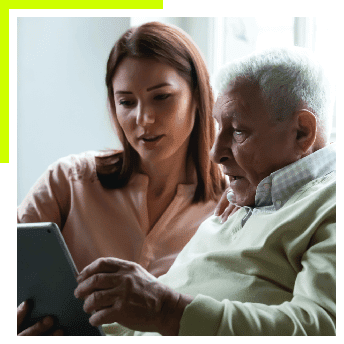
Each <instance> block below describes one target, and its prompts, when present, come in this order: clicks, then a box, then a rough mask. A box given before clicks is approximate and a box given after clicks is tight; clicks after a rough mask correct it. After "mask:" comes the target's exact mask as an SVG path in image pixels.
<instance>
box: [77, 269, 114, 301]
mask: <svg viewBox="0 0 344 344" xmlns="http://www.w3.org/2000/svg"><path fill="white" fill-rule="evenodd" d="M117 280H118V277H116V275H115V274H113V273H99V274H95V275H92V276H90V277H88V278H87V279H86V280H83V281H82V282H80V283H79V285H78V287H77V288H76V289H75V291H74V295H75V297H76V298H80V299H83V298H85V297H86V296H87V295H90V294H92V293H93V292H94V291H95V290H103V289H110V288H114V287H115V286H116V285H117V284H118V281H117Z"/></svg>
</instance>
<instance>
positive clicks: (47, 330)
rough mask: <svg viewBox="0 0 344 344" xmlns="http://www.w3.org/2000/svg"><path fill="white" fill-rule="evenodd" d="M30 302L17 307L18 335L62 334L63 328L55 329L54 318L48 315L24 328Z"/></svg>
mask: <svg viewBox="0 0 344 344" xmlns="http://www.w3.org/2000/svg"><path fill="white" fill-rule="evenodd" d="M29 308H30V307H29V304H28V302H27V301H25V302H23V303H22V304H20V305H19V306H18V308H17V335H18V336H48V335H50V336H62V335H63V331H62V330H61V329H57V330H56V329H55V330H54V319H53V318H52V317H51V316H47V317H45V318H43V319H42V320H40V321H38V322H37V323H36V324H34V325H32V326H30V327H28V328H26V329H23V324H24V321H25V319H26V318H27V316H28V313H29Z"/></svg>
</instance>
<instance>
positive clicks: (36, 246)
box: [17, 222, 104, 336]
mask: <svg viewBox="0 0 344 344" xmlns="http://www.w3.org/2000/svg"><path fill="white" fill-rule="evenodd" d="M17 249H18V250H17V259H18V260H17V264H18V265H17V278H18V279H17V291H18V293H17V305H18V306H19V304H20V303H21V302H23V301H25V300H29V302H31V303H32V304H33V310H32V312H31V317H30V320H29V321H28V324H27V325H31V324H34V323H36V322H37V321H38V320H39V319H41V318H42V317H44V316H46V315H52V316H53V317H55V319H57V321H58V324H59V327H60V328H62V329H63V330H64V335H67V336H101V335H104V333H103V331H102V329H101V326H99V327H94V326H92V325H91V324H90V323H89V321H88V319H89V318H90V315H89V314H87V313H86V312H84V310H83V301H82V300H79V299H77V298H76V297H75V296H74V290H75V289H76V287H77V285H78V283H77V282H76V276H77V275H78V271H77V269H76V266H75V264H74V262H73V259H72V256H71V255H70V253H69V251H68V248H67V245H66V243H65V241H64V239H63V236H62V234H61V231H60V229H59V228H58V226H57V225H56V224H55V223H50V222H42V223H27V224H18V225H17Z"/></svg>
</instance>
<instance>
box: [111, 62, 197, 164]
mask: <svg viewBox="0 0 344 344" xmlns="http://www.w3.org/2000/svg"><path fill="white" fill-rule="evenodd" d="M113 89H114V100H115V107H116V115H117V119H118V122H119V124H120V126H121V127H122V129H123V131H124V134H125V136H126V138H127V140H128V141H129V143H130V144H131V146H132V147H133V148H134V149H135V150H136V151H137V152H138V154H139V155H140V157H141V159H142V160H143V161H149V162H157V161H162V160H164V159H169V158H173V159H178V158H182V157H185V154H186V151H187V147H188V144H189V138H190V134H191V132H192V129H193V127H194V122H195V112H196V102H195V101H194V99H193V96H192V91H191V88H190V86H189V84H188V83H187V81H186V80H185V79H183V78H182V77H181V76H180V75H179V74H178V72H177V71H176V70H175V69H174V68H173V67H171V66H169V65H167V64H164V63H161V62H159V61H157V60H154V59H137V58H125V59H124V60H123V61H121V62H120V64H119V66H118V67H117V70H116V72H115V75H114V78H113Z"/></svg>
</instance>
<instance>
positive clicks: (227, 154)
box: [210, 133, 233, 164]
mask: <svg viewBox="0 0 344 344" xmlns="http://www.w3.org/2000/svg"><path fill="white" fill-rule="evenodd" d="M232 157H233V155H232V150H231V145H230V139H229V138H226V137H224V135H222V134H221V133H219V134H217V135H216V138H215V142H214V144H213V147H212V148H211V150H210V158H211V160H213V161H214V162H215V163H217V164H223V163H225V161H227V160H228V159H231V158H232Z"/></svg>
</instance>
